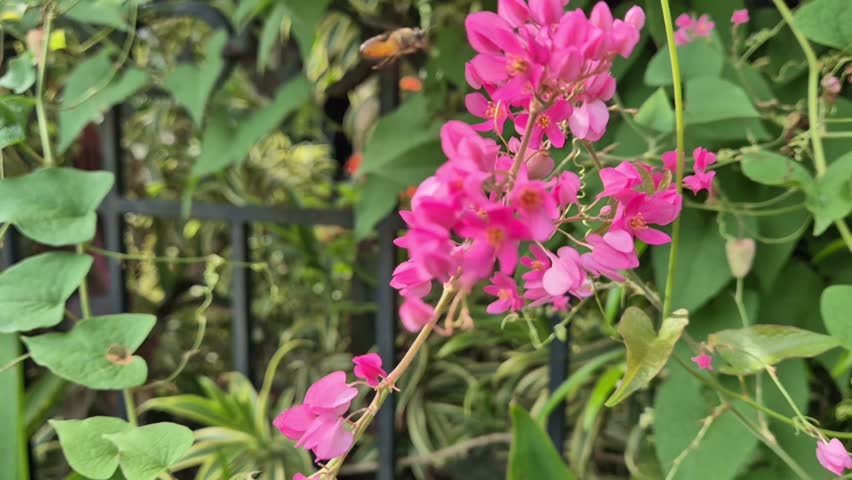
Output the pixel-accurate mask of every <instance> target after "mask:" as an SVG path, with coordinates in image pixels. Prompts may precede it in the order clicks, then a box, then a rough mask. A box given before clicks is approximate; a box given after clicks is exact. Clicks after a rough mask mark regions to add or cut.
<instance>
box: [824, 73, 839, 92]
mask: <svg viewBox="0 0 852 480" xmlns="http://www.w3.org/2000/svg"><path fill="white" fill-rule="evenodd" d="M820 85H822V88H823V89H824V90H825V93H826V94H828V95H831V96H836V95H837V94H839V93H840V88H841V85H840V79H839V78H837V77H835V76H834V75H826V76H824V77H822V81H820Z"/></svg>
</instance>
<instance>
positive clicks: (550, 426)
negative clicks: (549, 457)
mask: <svg viewBox="0 0 852 480" xmlns="http://www.w3.org/2000/svg"><path fill="white" fill-rule="evenodd" d="M550 322H551V326H552V327H555V326H556V325H557V324H558V323H559V322H560V318H559V317H557V316H556V315H554V316H552V317H551V319H550ZM566 330H567V333H566V335H567V336H566V337H565V341H564V342H563V341H561V340H559V339H558V338H556V339H554V340H553V342H552V343H551V344H550V379H549V381H548V387H549V388H550V392H551V393H552V392H554V391H556V389H557V388H559V386H560V385H562V382H564V381H565V378H566V377H567V375H568V362H569V353H570V352H569V346H570V342H571V329H570V328H569V329H566ZM547 433H548V434H549V435H550V440H551V441H552V442H553V445H554V446H555V447H556V450H557V451H558V452H560V453H561V452H562V447H563V444H564V443H565V402H564V401H562V402H560V403H559V405H558V406H557V407H556V408H555V409H553V412H552V413H551V414H550V416H549V417H548V418H547Z"/></svg>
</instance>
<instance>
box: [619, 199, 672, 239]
mask: <svg viewBox="0 0 852 480" xmlns="http://www.w3.org/2000/svg"><path fill="white" fill-rule="evenodd" d="M680 209H681V197H680V196H679V195H677V192H674V191H667V192H660V193H659V194H655V195H651V196H648V195H646V194H644V193H640V194H638V195H636V196H635V197H633V198H632V199H631V200H630V201H629V202H627V203H619V204H618V208H617V209H616V211H615V217H614V218H613V220H612V227H611V228H614V229H617V230H623V231H625V232H627V233H629V234H631V235H634V236H635V237H636V238H638V239H639V240H642V241H643V242H645V243H647V244H649V245H663V244H665V243H669V242H670V241H671V240H672V239H671V237H669V236H668V235H666V234H665V233H663V232H661V231H659V230H655V229H653V228H650V227H649V225H668V224H669V223H671V222H673V221H674V219H675V218H677V215H678V214H679V213H680Z"/></svg>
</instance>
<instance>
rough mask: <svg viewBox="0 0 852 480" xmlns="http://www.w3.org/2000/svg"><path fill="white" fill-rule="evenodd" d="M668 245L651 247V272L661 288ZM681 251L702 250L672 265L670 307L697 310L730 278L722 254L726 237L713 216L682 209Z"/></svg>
mask: <svg viewBox="0 0 852 480" xmlns="http://www.w3.org/2000/svg"><path fill="white" fill-rule="evenodd" d="M669 249H670V246H669V245H664V246H660V247H657V248H653V249H651V255H652V262H653V264H654V276H655V278H656V281H657V286H658V288H659V289H660V291H664V289H665V285H666V277H667V273H668V262H669ZM680 249H681V250H680V251H682V252H701V254H700V255H694V256H692V257H691V258H690V259H689V261H688V262H681V261H679V262H677V264H676V265H675V275H674V288H673V291H672V307H673V308H675V309H677V308H685V309H687V310H689V311H690V312H694V311H697V310H698V309H699V308H700V307H701V306H702V305H704V304H705V303H707V301H708V300H710V299H711V298H713V297H714V296H716V293H718V292H719V290H721V289H722V287H724V286H725V284H726V283H728V281H729V280H730V279H731V271H730V269H729V268H728V261H727V258H726V257H725V240H724V239H723V238H722V236H721V235H720V234H719V228H718V225H717V224H716V221H715V219H714V218H713V217H712V216H710V215H705V214H703V213H701V212H698V211H696V210H692V209H688V208H687V209H684V210H683V212H682V213H681V227H680Z"/></svg>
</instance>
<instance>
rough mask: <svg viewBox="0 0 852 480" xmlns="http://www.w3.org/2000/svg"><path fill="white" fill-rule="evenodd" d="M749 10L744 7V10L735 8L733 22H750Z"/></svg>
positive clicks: (736, 23) (738, 23)
mask: <svg viewBox="0 0 852 480" xmlns="http://www.w3.org/2000/svg"><path fill="white" fill-rule="evenodd" d="M748 21H749V18H748V10H747V9H745V8H743V9H742V10H734V13H733V14H731V23H733V24H734V25H735V26H736V25H742V24H744V23H748Z"/></svg>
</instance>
